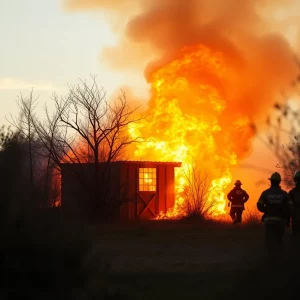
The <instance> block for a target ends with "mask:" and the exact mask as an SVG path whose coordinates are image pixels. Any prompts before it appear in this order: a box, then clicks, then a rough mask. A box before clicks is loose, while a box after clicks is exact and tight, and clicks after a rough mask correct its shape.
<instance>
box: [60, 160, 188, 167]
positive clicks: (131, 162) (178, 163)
mask: <svg viewBox="0 0 300 300" xmlns="http://www.w3.org/2000/svg"><path fill="white" fill-rule="evenodd" d="M80 164H81V163H62V164H61V166H67V165H80ZM99 164H106V162H99ZM110 164H134V165H144V164H151V165H168V166H173V167H181V164H182V163H181V162H163V161H144V160H118V161H113V162H110ZM82 165H93V163H82Z"/></svg>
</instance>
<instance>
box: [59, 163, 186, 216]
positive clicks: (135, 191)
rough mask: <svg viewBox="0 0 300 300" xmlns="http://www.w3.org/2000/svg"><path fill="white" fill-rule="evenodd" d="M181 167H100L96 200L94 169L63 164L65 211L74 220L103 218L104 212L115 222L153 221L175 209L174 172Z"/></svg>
mask: <svg viewBox="0 0 300 300" xmlns="http://www.w3.org/2000/svg"><path fill="white" fill-rule="evenodd" d="M180 166H181V163H180V162H151V161H116V162H110V163H99V164H98V165H97V170H98V173H99V177H97V183H96V184H94V186H95V185H96V186H97V189H98V190H99V191H100V193H99V194H97V195H100V196H97V197H96V198H93V197H92V196H93V195H92V194H91V193H92V191H93V187H92V184H91V183H92V182H95V181H93V180H92V178H93V175H92V174H93V170H95V165H94V164H62V165H61V170H62V174H61V205H62V210H63V212H64V213H65V214H66V215H67V216H69V217H71V218H82V217H86V216H88V215H91V214H93V215H94V216H95V215H101V214H99V213H100V212H101V211H102V216H103V212H104V211H105V212H104V214H107V215H110V217H112V218H114V219H120V220H136V219H151V218H153V217H155V216H156V215H157V214H158V213H160V212H164V213H165V212H167V210H168V209H169V208H171V207H172V206H173V205H174V200H175V199H174V198H175V195H174V187H175V186H174V168H175V167H180ZM93 199H94V200H93ZM104 202H105V205H102V204H103V203H104Z"/></svg>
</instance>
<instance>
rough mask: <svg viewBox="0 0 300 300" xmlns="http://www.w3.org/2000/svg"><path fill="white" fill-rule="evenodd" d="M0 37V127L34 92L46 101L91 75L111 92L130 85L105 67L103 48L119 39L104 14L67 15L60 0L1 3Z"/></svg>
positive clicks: (123, 78)
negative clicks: (23, 97) (21, 98)
mask: <svg viewBox="0 0 300 300" xmlns="http://www.w3.org/2000/svg"><path fill="white" fill-rule="evenodd" d="M0 36H1V41H2V42H1V47H0V66H1V67H0V123H3V122H5V118H4V117H5V115H7V114H9V113H13V114H15V113H16V112H17V106H16V99H17V96H18V95H19V94H20V92H22V93H23V94H24V95H26V94H28V93H29V92H30V89H31V88H34V91H35V95H40V100H41V101H42V102H44V101H47V99H49V96H50V95H51V94H52V92H53V91H54V90H55V91H57V92H58V93H63V92H65V89H66V88H67V84H68V83H76V82H77V80H78V79H79V78H82V79H86V78H88V77H89V76H90V74H95V75H97V76H98V82H100V84H101V85H103V86H104V87H105V89H107V90H108V92H112V91H113V90H115V89H117V88H118V87H119V86H120V85H122V84H125V83H127V81H129V78H128V74H121V73H119V74H116V73H113V72H112V71H111V72H109V70H107V69H106V68H105V66H104V64H101V61H100V59H99V51H100V49H101V48H102V47H103V46H105V45H113V44H114V43H115V37H114V35H113V34H112V33H111V31H110V29H109V27H108V25H107V24H106V23H105V21H104V20H103V16H102V15H101V13H100V12H97V14H94V15H91V14H85V13H67V12H66V11H65V10H64V9H63V7H62V1H61V0H51V1H50V0H42V1H41V0H9V1H5V0H0ZM132 77H133V76H132Z"/></svg>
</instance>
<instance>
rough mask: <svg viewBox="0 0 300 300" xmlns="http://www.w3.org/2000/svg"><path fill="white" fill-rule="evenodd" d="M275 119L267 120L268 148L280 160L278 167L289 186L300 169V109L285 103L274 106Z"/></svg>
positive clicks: (269, 118) (266, 142)
mask: <svg viewBox="0 0 300 300" xmlns="http://www.w3.org/2000/svg"><path fill="white" fill-rule="evenodd" d="M274 109H275V113H274V114H273V117H272V118H271V117H268V118H267V121H266V123H267V126H268V137H267V140H266V141H265V144H266V145H267V147H268V148H269V149H270V150H271V151H272V152H273V154H274V155H275V156H276V158H277V159H278V164H277V167H278V168H280V169H281V170H282V172H283V175H284V183H285V184H286V185H287V186H291V185H292V184H293V173H294V172H295V170H297V169H299V168H300V109H295V108H292V107H291V105H289V104H287V103H285V104H280V103H276V104H275V105H274Z"/></svg>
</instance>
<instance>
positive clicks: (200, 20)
mask: <svg viewBox="0 0 300 300" xmlns="http://www.w3.org/2000/svg"><path fill="white" fill-rule="evenodd" d="M270 2H271V1H267V0H243V1H240V0H227V1H223V0H210V1H205V0H189V1H186V0H136V1H121V0H120V1H104V0H68V1H67V7H68V8H69V9H97V8H98V9H105V10H107V12H108V14H116V15H117V16H118V17H119V18H122V19H124V18H125V19H126V22H127V23H126V26H125V28H124V30H123V32H120V43H119V44H118V45H117V46H115V47H109V48H106V49H104V50H103V51H102V59H103V60H105V61H106V62H108V63H109V64H110V66H111V67H113V68H116V69H118V70H122V69H128V68H130V69H132V68H141V67H143V68H144V69H145V77H146V79H148V78H149V75H150V74H151V73H153V71H154V70H156V69H157V68H159V67H160V66H162V65H164V64H165V63H167V62H169V61H171V60H173V59H174V58H175V57H176V56H177V55H178V52H179V51H180V49H182V47H184V46H189V45H197V44H204V45H206V46H207V47H209V48H210V49H211V50H212V51H219V52H221V53H222V54H223V56H224V57H225V61H226V66H227V68H228V76H226V79H225V80H224V81H223V83H222V85H223V91H224V97H225V98H226V99H227V101H228V103H229V108H228V109H231V110H239V111H240V110H242V111H246V112H247V113H248V114H250V115H252V116H254V117H256V118H258V119H259V118H260V117H263V116H264V114H265V112H266V110H267V109H268V107H269V105H270V103H273V102H274V101H275V100H276V99H277V97H278V95H279V92H280V91H282V90H288V89H289V87H290V83H291V81H292V80H293V79H294V78H295V77H296V76H297V73H298V68H297V66H296V64H295V61H294V53H293V49H292V48H291V46H290V45H289V43H288V41H287V39H286V38H285V37H284V36H283V34H281V33H280V32H274V31H273V28H275V27H274V21H273V20H272V18H271V16H270V15H271V13H272V12H273V11H274V10H276V9H277V10H279V9H280V8H283V7H286V5H287V4H288V3H291V2H289V1H279V0H277V1H272V3H270ZM283 5H285V6H283ZM112 25H113V24H112Z"/></svg>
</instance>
